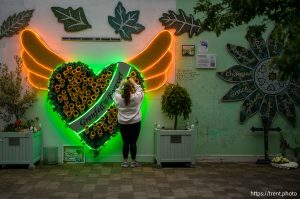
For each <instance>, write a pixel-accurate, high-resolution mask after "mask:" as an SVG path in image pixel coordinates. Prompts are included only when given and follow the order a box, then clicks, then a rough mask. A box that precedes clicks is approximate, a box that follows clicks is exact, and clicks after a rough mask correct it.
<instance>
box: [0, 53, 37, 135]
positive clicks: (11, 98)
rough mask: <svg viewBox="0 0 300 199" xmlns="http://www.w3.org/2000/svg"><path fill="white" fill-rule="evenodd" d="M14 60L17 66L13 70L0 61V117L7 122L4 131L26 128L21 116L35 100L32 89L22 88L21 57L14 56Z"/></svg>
mask: <svg viewBox="0 0 300 199" xmlns="http://www.w3.org/2000/svg"><path fill="white" fill-rule="evenodd" d="M15 60H16V64H17V66H16V68H15V70H13V71H10V70H9V69H8V66H7V65H6V64H3V63H0V96H1V97H0V118H1V119H2V120H3V121H4V122H6V123H7V125H6V127H5V129H4V130H5V131H19V130H21V129H22V128H27V127H28V126H26V122H24V121H23V120H22V119H23V116H24V114H25V113H26V111H27V110H28V109H29V108H30V107H31V106H32V105H33V103H34V102H36V100H37V93H36V91H35V90H34V89H32V88H27V89H25V88H24V84H23V81H22V60H21V58H20V57H18V56H15ZM12 121H14V122H12ZM11 122H12V123H11ZM28 128H30V126H29V127H28Z"/></svg>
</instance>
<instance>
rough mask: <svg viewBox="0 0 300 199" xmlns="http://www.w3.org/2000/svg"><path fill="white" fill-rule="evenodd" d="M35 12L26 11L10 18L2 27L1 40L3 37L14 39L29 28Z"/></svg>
mask: <svg viewBox="0 0 300 199" xmlns="http://www.w3.org/2000/svg"><path fill="white" fill-rule="evenodd" d="M33 11H34V10H25V11H23V12H19V13H17V14H13V15H11V16H9V17H8V18H7V19H6V20H5V21H4V22H3V23H2V25H1V31H0V39H2V38H3V37H12V36H13V35H15V34H18V33H19V32H20V31H21V30H23V29H24V28H25V27H26V26H28V23H29V21H30V19H31V17H32V14H33Z"/></svg>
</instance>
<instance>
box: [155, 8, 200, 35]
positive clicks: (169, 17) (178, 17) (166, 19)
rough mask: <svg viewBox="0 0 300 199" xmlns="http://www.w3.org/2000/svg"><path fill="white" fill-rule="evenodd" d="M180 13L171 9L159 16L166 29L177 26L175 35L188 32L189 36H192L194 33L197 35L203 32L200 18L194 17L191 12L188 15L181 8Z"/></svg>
mask: <svg viewBox="0 0 300 199" xmlns="http://www.w3.org/2000/svg"><path fill="white" fill-rule="evenodd" d="M178 10H179V14H176V13H175V12H174V11H172V10H169V13H163V16H162V17H160V18H159V21H160V22H161V23H162V25H163V26H165V29H171V28H175V29H176V32H175V35H182V34H183V33H185V32H186V33H188V34H189V38H192V37H193V36H194V34H195V35H196V36H197V35H199V34H200V32H202V31H203V30H202V29H201V22H200V20H199V19H196V20H195V19H194V16H193V15H191V14H190V16H187V15H186V14H185V12H184V11H183V10H181V9H178Z"/></svg>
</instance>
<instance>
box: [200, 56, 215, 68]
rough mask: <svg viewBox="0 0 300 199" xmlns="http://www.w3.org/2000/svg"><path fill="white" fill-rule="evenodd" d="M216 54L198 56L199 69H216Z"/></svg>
mask: <svg viewBox="0 0 300 199" xmlns="http://www.w3.org/2000/svg"><path fill="white" fill-rule="evenodd" d="M216 57H217V56H216V54H199V55H197V63H196V67H197V68H216V66H217V58H216Z"/></svg>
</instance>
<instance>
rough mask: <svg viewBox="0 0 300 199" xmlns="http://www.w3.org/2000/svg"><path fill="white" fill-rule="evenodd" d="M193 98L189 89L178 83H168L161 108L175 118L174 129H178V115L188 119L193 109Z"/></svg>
mask: <svg viewBox="0 0 300 199" xmlns="http://www.w3.org/2000/svg"><path fill="white" fill-rule="evenodd" d="M191 106H192V100H191V97H190V95H189V93H188V92H187V90H186V89H185V88H184V87H182V86H180V85H179V84H178V83H176V84H168V85H167V86H166V87H165V91H164V93H163V95H162V97H161V110H162V112H163V113H165V114H167V116H168V117H169V118H170V119H174V129H175V130H176V129H177V119H178V116H183V118H184V119H188V117H189V114H190V113H191V112H192V109H191Z"/></svg>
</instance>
